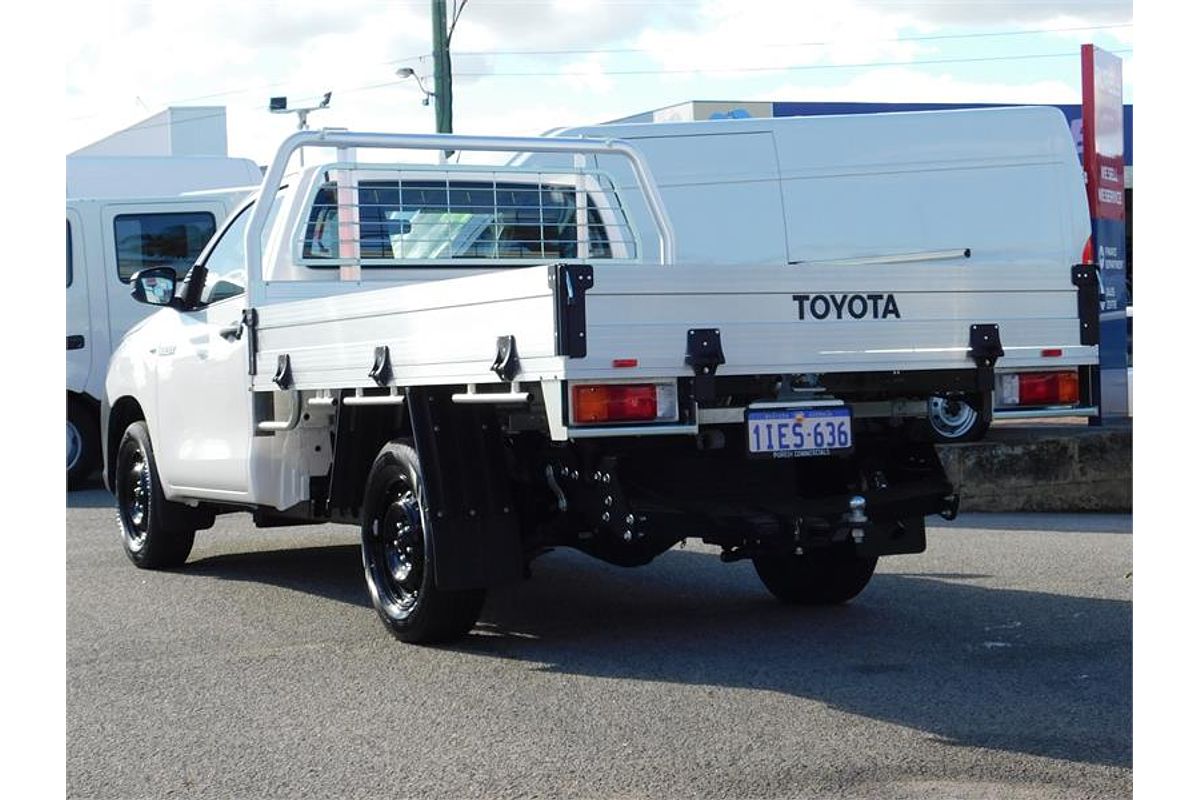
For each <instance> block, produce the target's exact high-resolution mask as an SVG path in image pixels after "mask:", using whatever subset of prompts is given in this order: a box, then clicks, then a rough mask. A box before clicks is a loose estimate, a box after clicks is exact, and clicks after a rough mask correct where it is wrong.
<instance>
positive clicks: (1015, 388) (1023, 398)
mask: <svg viewBox="0 0 1200 800" xmlns="http://www.w3.org/2000/svg"><path fill="white" fill-rule="evenodd" d="M1078 402H1079V374H1078V373H1077V372H1074V371H1071V372H1019V373H1012V374H1006V375H1001V376H1000V405H1002V406H1062V405H1072V404H1074V403H1078Z"/></svg>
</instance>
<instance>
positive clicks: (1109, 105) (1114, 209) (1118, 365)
mask: <svg viewBox="0 0 1200 800" xmlns="http://www.w3.org/2000/svg"><path fill="white" fill-rule="evenodd" d="M1082 57H1083V167H1084V171H1085V172H1086V173H1087V184H1088V192H1087V194H1088V208H1089V210H1090V211H1091V217H1092V254H1093V255H1092V257H1093V260H1094V261H1095V263H1096V264H1097V266H1098V267H1099V270H1098V272H1099V275H1100V387H1099V388H1100V421H1101V423H1103V422H1104V421H1106V420H1115V419H1122V418H1126V417H1128V416H1129V379H1128V372H1127V368H1128V366H1129V362H1128V357H1129V356H1128V352H1129V336H1128V332H1127V324H1126V319H1125V317H1126V312H1125V309H1126V306H1127V305H1128V303H1129V295H1128V290H1127V286H1126V266H1125V257H1126V254H1125V126H1124V106H1123V98H1122V91H1121V89H1122V77H1121V59H1120V58H1118V57H1117V56H1114V55H1113V54H1112V53H1108V52H1105V51H1104V50H1101V49H1100V48H1099V47H1096V46H1095V45H1091V44H1085V45H1083V48H1082Z"/></svg>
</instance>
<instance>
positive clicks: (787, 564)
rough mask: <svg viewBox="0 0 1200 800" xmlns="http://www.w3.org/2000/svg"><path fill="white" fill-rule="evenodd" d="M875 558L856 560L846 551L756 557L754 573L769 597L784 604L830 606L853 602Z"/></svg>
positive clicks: (834, 550) (869, 573) (873, 569)
mask: <svg viewBox="0 0 1200 800" xmlns="http://www.w3.org/2000/svg"><path fill="white" fill-rule="evenodd" d="M878 560H879V559H877V558H859V557H858V556H856V555H855V554H854V551H853V550H852V549H850V548H846V549H840V548H839V549H830V550H813V551H811V552H809V553H805V554H804V555H795V554H791V553H789V554H781V555H771V556H758V557H756V558H755V559H754V570H755V571H756V572H757V573H758V577H759V578H760V579H762V582H763V585H764V586H766V587H767V590H768V591H770V592H771V594H773V595H775V596H776V597H777V598H779V599H780V600H782V601H783V602H785V603H794V604H797V605H805V606H831V605H837V604H839V603H845V602H846V601H848V600H850V599H852V598H854V597H855V596H857V595H858V593H859V592H861V591H862V590H863V589H864V588H866V586H867V583H868V582H869V581H870V580H871V576H872V575H873V574H875V563H876V562H877V561H878Z"/></svg>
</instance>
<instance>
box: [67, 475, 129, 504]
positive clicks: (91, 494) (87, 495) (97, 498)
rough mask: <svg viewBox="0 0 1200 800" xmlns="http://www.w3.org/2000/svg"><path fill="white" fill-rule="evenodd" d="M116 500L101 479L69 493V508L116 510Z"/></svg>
mask: <svg viewBox="0 0 1200 800" xmlns="http://www.w3.org/2000/svg"><path fill="white" fill-rule="evenodd" d="M116 507H117V503H116V500H114V499H113V496H112V495H111V494H109V493H108V490H107V489H105V488H104V484H103V483H101V482H100V480H99V479H96V480H95V481H89V482H88V484H87V485H86V486H85V487H83V488H81V489H76V490H75V491H71V492H67V508H116Z"/></svg>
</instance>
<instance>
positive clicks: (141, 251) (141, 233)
mask: <svg viewBox="0 0 1200 800" xmlns="http://www.w3.org/2000/svg"><path fill="white" fill-rule="evenodd" d="M216 229H217V223H216V220H215V219H214V218H213V215H212V214H209V213H207V212H203V211H189V212H175V213H168V214H119V215H117V217H116V219H114V220H113V235H114V239H115V240H116V247H117V275H118V276H119V277H120V279H121V282H122V283H129V279H130V278H132V277H133V274H134V273H135V272H137V271H139V270H143V269H147V268H149V267H172V268H174V270H175V273H176V274H177V275H178V276H179V277H180V278H182V277H183V275H184V274H185V273H186V272H187V271H188V269H190V268H191V266H192V264H193V263H194V262H195V260H196V256H198V255H200V251H201V250H203V249H204V245H206V244H207V243H208V240H209V239H211V238H212V235H213V232H214V231H215V230H216Z"/></svg>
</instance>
